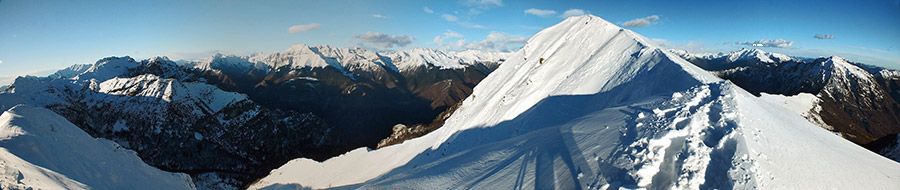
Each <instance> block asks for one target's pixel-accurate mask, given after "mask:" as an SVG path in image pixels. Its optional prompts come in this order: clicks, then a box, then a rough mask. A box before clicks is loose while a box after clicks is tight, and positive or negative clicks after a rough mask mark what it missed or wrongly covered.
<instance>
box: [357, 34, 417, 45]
mask: <svg viewBox="0 0 900 190" xmlns="http://www.w3.org/2000/svg"><path fill="white" fill-rule="evenodd" d="M353 38H356V39H359V40H360V41H363V42H367V43H371V44H373V45H375V46H379V47H383V48H393V47H394V46H397V47H403V46H406V45H409V44H410V43H412V41H413V40H415V39H414V38H413V37H412V36H409V35H387V34H382V33H380V32H366V33H365V34H357V35H354V36H353Z"/></svg>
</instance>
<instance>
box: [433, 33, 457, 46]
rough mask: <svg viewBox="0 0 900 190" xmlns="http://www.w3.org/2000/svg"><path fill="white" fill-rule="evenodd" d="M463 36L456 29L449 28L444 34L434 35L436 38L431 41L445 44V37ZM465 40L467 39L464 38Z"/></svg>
mask: <svg viewBox="0 0 900 190" xmlns="http://www.w3.org/2000/svg"><path fill="white" fill-rule="evenodd" d="M462 37H463V35H462V34H460V33H457V32H456V31H453V30H447V31H446V32H444V34H443V35H440V36H436V37H434V40H432V41H431V42H434V43H436V44H439V45H444V39H453V38H462ZM463 41H465V39H463Z"/></svg>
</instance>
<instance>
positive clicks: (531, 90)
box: [434, 16, 719, 146]
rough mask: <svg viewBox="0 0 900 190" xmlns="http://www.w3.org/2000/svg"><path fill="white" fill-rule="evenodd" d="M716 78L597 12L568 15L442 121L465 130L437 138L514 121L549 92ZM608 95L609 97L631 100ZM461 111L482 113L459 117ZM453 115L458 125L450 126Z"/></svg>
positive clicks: (650, 89)
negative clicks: (594, 13)
mask: <svg viewBox="0 0 900 190" xmlns="http://www.w3.org/2000/svg"><path fill="white" fill-rule="evenodd" d="M669 70H671V71H672V72H667V71H669ZM636 78H637V79H636ZM649 78H656V79H666V80H650V79H649ZM716 80H719V79H718V78H717V77H715V76H712V75H710V74H709V73H707V72H705V71H703V70H702V69H699V68H697V67H696V66H693V65H691V64H690V63H688V62H685V61H684V60H681V59H678V58H677V57H673V56H670V55H669V54H668V53H667V52H665V51H661V50H660V48H659V47H658V46H656V45H654V44H651V43H649V40H647V39H646V38H644V37H642V36H640V35H637V34H635V33H634V32H632V31H630V30H625V29H622V28H620V27H618V26H616V25H614V24H612V23H609V22H607V21H605V20H603V19H601V18H599V17H595V16H585V17H573V18H569V19H566V20H565V21H563V22H561V23H559V24H557V25H554V26H551V27H549V28H547V29H545V30H543V31H541V32H539V33H537V34H535V35H534V37H532V38H531V39H530V40H528V42H527V43H526V45H525V47H524V48H523V49H522V50H520V51H518V52H516V53H514V54H513V55H512V56H510V57H509V58H508V60H507V62H505V63H504V64H503V65H501V67H500V68H498V70H497V71H495V73H492V74H491V75H489V76H488V78H486V79H485V81H483V82H482V83H480V84H479V85H478V86H477V87H476V89H475V92H474V93H473V95H474V96H470V98H469V99H471V100H469V99H467V101H466V102H464V104H469V105H467V106H465V107H463V108H460V110H458V111H457V112H456V113H455V114H454V117H451V119H450V120H448V123H447V125H445V127H447V126H458V127H463V128H459V129H455V130H443V131H445V132H447V133H448V134H443V136H444V138H449V136H450V135H452V134H449V133H454V132H455V131H460V130H465V129H467V128H468V127H475V126H491V125H494V124H496V123H498V122H501V121H505V120H509V119H513V118H514V117H516V116H519V115H520V114H521V113H522V112H524V111H525V110H527V109H529V108H531V107H533V106H534V105H535V104H536V103H537V102H538V101H541V100H543V99H545V98H547V97H550V96H556V95H591V94H602V93H604V92H607V91H611V90H612V89H616V88H618V89H617V91H633V92H632V93H633V94H645V95H653V94H654V93H659V92H658V90H664V91H666V90H669V89H670V88H679V87H682V88H683V87H686V86H692V85H696V84H700V83H705V82H711V81H716ZM624 84H628V85H626V86H622V85H624ZM478 96H481V97H483V98H479V97H478ZM614 98H615V99H612V100H610V101H609V102H610V103H615V102H617V101H627V100H628V99H630V98H636V97H635V96H633V95H627V96H626V95H623V96H615V97H614ZM466 109H476V110H483V111H484V112H479V113H474V112H473V113H472V115H465V114H464V113H466V111H464V110H466ZM484 113H488V114H484ZM454 118H457V119H460V120H458V122H464V123H458V124H456V123H455V121H454ZM461 118H466V119H461ZM439 145H440V144H435V145H434V146H439Z"/></svg>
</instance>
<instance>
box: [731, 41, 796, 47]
mask: <svg viewBox="0 0 900 190" xmlns="http://www.w3.org/2000/svg"><path fill="white" fill-rule="evenodd" d="M735 44H738V45H745V46H753V47H774V48H789V47H791V45H794V42H793V41H787V40H783V39H777V40H757V41H752V42H735Z"/></svg>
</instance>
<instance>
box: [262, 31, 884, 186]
mask: <svg viewBox="0 0 900 190" xmlns="http://www.w3.org/2000/svg"><path fill="white" fill-rule="evenodd" d="M660 79H665V80H660ZM835 166H842V167H835ZM898 177H900V164H898V163H896V162H892V161H890V160H887V159H885V158H883V157H880V156H878V155H876V154H874V153H871V152H869V151H867V150H865V149H862V148H860V147H858V146H856V145H854V144H852V143H850V142H848V141H846V140H843V139H841V138H840V137H837V136H835V135H833V134H831V133H830V132H828V131H825V130H822V129H821V128H818V127H816V126H814V125H813V124H811V123H809V122H808V121H806V120H805V119H803V118H802V117H801V116H800V115H799V114H796V113H792V112H791V111H789V110H786V109H785V108H783V107H782V106H781V105H777V104H772V103H768V102H766V101H764V100H762V99H759V98H757V97H754V96H753V95H751V94H749V93H747V92H746V91H743V90H741V89H740V88H738V87H736V86H734V85H733V84H731V83H729V82H724V81H721V79H718V78H717V77H715V76H712V75H711V74H709V73H707V72H705V71H703V70H702V69H700V68H698V67H696V66H694V65H693V64H691V63H688V62H687V61H685V60H683V59H681V58H678V57H677V56H676V55H674V54H670V53H667V52H666V51H663V50H661V49H660V48H659V47H657V46H656V45H654V44H652V43H650V41H649V40H647V39H646V38H644V37H642V36H640V35H637V34H635V33H633V32H631V31H629V30H625V29H622V28H620V27H618V26H615V25H613V24H612V23H609V22H607V21H605V20H602V19H600V18H598V17H595V16H580V17H571V18H569V19H566V20H565V21H563V22H561V23H560V24H557V25H554V26H552V27H550V28H547V29H545V30H543V31H541V32H539V33H538V34H536V35H535V36H534V37H532V39H530V40H529V41H528V43H527V44H526V46H525V48H523V49H522V50H520V51H519V52H516V53H514V54H513V55H512V56H510V57H509V58H508V60H507V61H506V62H504V64H503V65H501V66H500V68H498V70H496V71H495V72H493V73H492V74H491V75H490V76H488V77H487V78H486V79H485V80H484V81H482V82H481V83H480V84H479V85H478V86H477V87H476V88H475V91H474V92H473V94H472V95H471V96H469V97H468V98H467V99H466V100H465V101H464V102H463V103H462V106H461V107H460V108H459V109H458V110H456V112H454V114H453V115H452V116H451V117H450V118H449V119H448V120H447V121H446V123H445V125H444V126H443V127H442V128H440V129H438V130H436V131H434V132H432V133H430V134H428V135H425V136H423V137H420V138H417V139H412V140H409V141H406V142H404V143H402V144H398V145H394V146H389V147H385V148H382V149H378V150H374V151H372V150H367V149H357V150H354V151H351V152H348V153H347V154H345V155H342V156H339V157H335V158H332V159H329V160H327V161H325V162H321V163H319V162H315V161H312V160H308V159H302V158H301V159H296V160H293V161H291V162H289V163H287V164H285V165H284V166H282V167H281V168H279V169H276V170H274V171H272V173H271V175H270V176H267V177H266V178H263V179H261V180H260V181H259V182H258V183H256V184H254V185H252V186H251V188H253V189H255V188H263V187H268V186H270V185H272V186H275V187H278V186H289V187H290V186H297V187H310V188H327V187H338V186H347V185H352V186H353V187H362V188H372V189H391V188H393V189H398V188H399V189H403V188H487V187H490V188H537V189H544V188H561V189H574V188H599V189H606V188H617V187H626V188H636V187H650V188H656V187H659V188H676V189H710V188H720V189H728V188H736V189H747V188H764V189H773V188H774V189H778V188H788V189H791V188H826V187H827V188H897V187H900V182H898V181H896V180H893V179H896V178H898Z"/></svg>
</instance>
